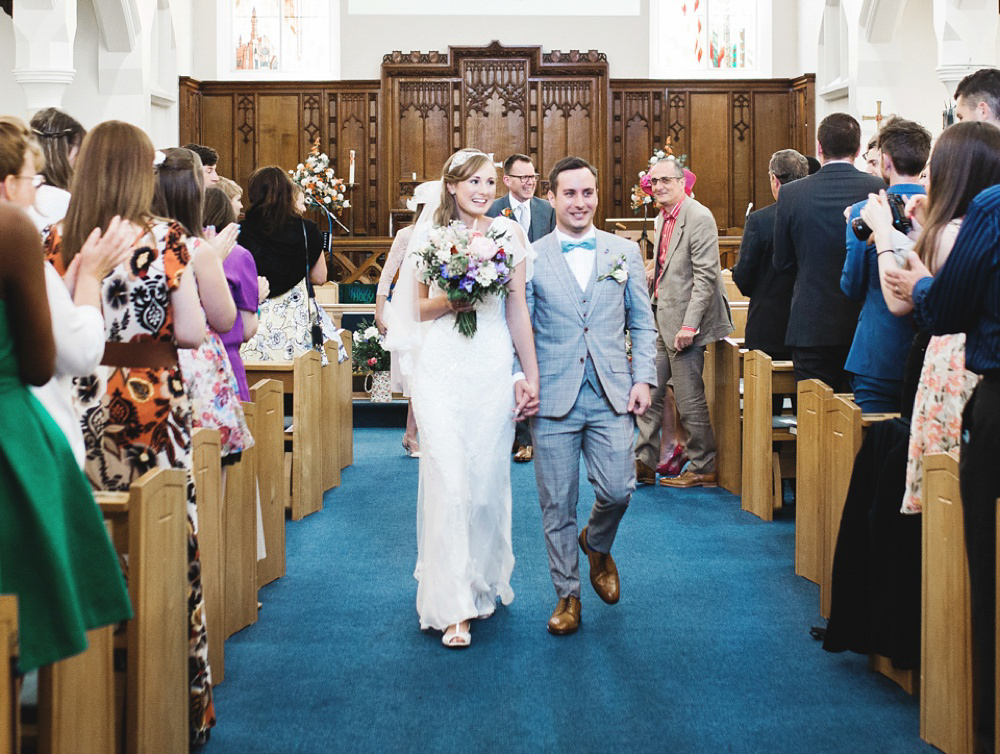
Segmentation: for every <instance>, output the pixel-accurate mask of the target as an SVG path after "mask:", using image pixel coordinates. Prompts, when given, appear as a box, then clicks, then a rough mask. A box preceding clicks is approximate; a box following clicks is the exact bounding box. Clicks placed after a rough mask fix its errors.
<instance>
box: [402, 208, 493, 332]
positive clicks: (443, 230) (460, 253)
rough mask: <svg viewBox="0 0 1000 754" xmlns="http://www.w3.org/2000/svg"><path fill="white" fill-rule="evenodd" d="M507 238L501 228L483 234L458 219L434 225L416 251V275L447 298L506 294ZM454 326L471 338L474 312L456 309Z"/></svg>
mask: <svg viewBox="0 0 1000 754" xmlns="http://www.w3.org/2000/svg"><path fill="white" fill-rule="evenodd" d="M507 239H508V236H507V233H506V231H504V230H499V229H494V228H493V227H491V228H490V229H489V230H488V231H487V232H486V234H485V235H484V234H482V233H479V232H478V231H473V230H469V229H468V228H467V227H465V225H464V224H462V223H460V222H457V221H456V222H453V223H451V225H448V226H447V227H438V228H433V229H431V231H430V233H429V234H428V237H427V240H426V241H425V242H424V244H423V245H422V246H421V247H420V248H419V249H417V251H416V267H417V278H418V279H419V280H420V281H421V282H422V283H426V284H427V285H436V286H437V287H438V288H440V289H441V290H442V291H444V293H445V295H446V296H448V300H449V301H460V302H464V303H472V304H477V303H479V302H480V301H482V300H483V299H485V298H486V297H487V296H490V295H492V294H496V295H498V296H505V295H506V294H507V283H508V282H509V281H510V275H511V268H510V261H509V260H510V256H509V254H508V253H507V252H506V251H505V250H504V244H505V243H506V242H507ZM455 327H456V328H457V329H458V331H459V332H460V333H462V335H464V336H466V337H467V338H471V337H472V336H473V335H475V334H476V312H475V311H471V312H458V313H457V314H456V315H455Z"/></svg>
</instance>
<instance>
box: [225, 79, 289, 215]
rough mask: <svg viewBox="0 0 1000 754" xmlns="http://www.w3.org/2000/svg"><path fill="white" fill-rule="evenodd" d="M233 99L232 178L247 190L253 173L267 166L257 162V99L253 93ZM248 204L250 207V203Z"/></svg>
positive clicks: (242, 94) (238, 95)
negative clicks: (259, 167)
mask: <svg viewBox="0 0 1000 754" xmlns="http://www.w3.org/2000/svg"><path fill="white" fill-rule="evenodd" d="M232 97H233V100H234V101H233V108H234V109H233V112H234V116H233V117H234V121H233V124H234V127H235V133H234V134H233V175H232V178H233V180H234V181H236V182H237V183H239V184H240V185H241V186H243V187H244V188H246V186H247V184H248V183H249V182H250V176H251V175H253V171H254V170H256V169H257V167H258V165H260V166H263V165H264V164H266V163H258V162H257V139H258V138H260V134H259V133H258V132H257V97H256V95H255V94H253V93H252V92H251V93H247V92H235V93H234V94H233V95H232ZM298 162H299V161H298V160H296V161H295V162H293V163H291V164H290V165H288V168H289V169H291V168H292V167H294V166H295V165H297V164H298ZM246 204H248V205H249V202H246Z"/></svg>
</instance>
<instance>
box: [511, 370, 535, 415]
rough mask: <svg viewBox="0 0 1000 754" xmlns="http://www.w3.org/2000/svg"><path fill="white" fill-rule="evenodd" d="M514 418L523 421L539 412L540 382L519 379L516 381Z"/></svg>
mask: <svg viewBox="0 0 1000 754" xmlns="http://www.w3.org/2000/svg"><path fill="white" fill-rule="evenodd" d="M514 400H515V404H516V405H515V407H514V419H515V421H522V420H524V419H526V418H527V417H529V416H534V415H535V414H537V413H538V384H537V383H536V384H532V383H530V382H528V381H527V380H518V381H517V382H515V383H514Z"/></svg>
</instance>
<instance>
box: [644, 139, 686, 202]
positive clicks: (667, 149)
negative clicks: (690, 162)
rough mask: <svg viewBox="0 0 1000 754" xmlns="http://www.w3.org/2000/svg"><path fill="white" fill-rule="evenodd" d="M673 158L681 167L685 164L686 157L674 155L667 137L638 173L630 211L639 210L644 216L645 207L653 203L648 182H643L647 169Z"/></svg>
mask: <svg viewBox="0 0 1000 754" xmlns="http://www.w3.org/2000/svg"><path fill="white" fill-rule="evenodd" d="M668 157H669V158H673V159H674V160H676V161H677V164H679V165H680V166H681V167H684V166H685V165H686V164H687V155H685V154H682V155H681V156H680V157H677V156H676V155H674V149H673V146H672V145H671V141H670V137H669V136H668V137H667V143H666V144H665V145H664V146H663V149H654V150H653V154H652V156H651V157H650V158H649V162H648V163H647V165H646V169H645V170H640V171H639V182H638V183H637V184H635V185H634V186H633V187H632V211H633V212H636V213H638V211H639V210H640V209H641V210H642V211H643V216H645V214H646V205H648V204H651V203H652V202H653V195H652V193H651V191H650V189H649V182H648V181H643V179H644V178H645V177H646V174H647V173H648V172H649V169H650V168H651V167H653V165H655V164H656V163H658V162H659V161H660V160H666V159H667V158H668Z"/></svg>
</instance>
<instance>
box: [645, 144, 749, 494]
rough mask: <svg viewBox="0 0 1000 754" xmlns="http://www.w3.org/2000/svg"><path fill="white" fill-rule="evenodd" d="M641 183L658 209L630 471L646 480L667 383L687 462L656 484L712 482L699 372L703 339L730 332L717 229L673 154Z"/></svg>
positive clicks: (656, 453) (710, 436)
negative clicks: (649, 342) (687, 187)
mask: <svg viewBox="0 0 1000 754" xmlns="http://www.w3.org/2000/svg"><path fill="white" fill-rule="evenodd" d="M649 182H650V186H651V187H652V190H653V199H654V200H655V201H656V204H657V206H658V207H659V209H660V212H659V214H658V215H657V216H656V222H655V226H654V235H653V238H654V239H655V241H656V249H657V253H656V262H655V266H654V270H653V282H652V290H653V293H652V303H653V311H654V314H655V317H656V329H657V331H658V335H657V338H656V371H657V382H656V389H655V390H654V391H653V394H652V403H651V405H650V408H649V410H648V411H646V412H645V413H644V414H643V415H642V416H640V417H638V423H639V443H638V445H637V446H636V477H637V480H638V481H639V483H640V484H643V483H644V484H651V483H652V482H653V481H654V478H655V477H654V475H655V469H656V462H657V459H658V458H659V457H660V448H659V445H660V439H659V435H660V432H659V430H660V416H661V413H662V409H663V398H664V394H665V392H666V389H667V383H668V382H669V383H670V384H672V385H673V388H674V397H675V400H676V403H677V411H678V413H679V414H680V420H681V424H682V425H683V426H684V429H685V430H687V433H688V438H689V439H688V442H687V448H686V453H687V456H688V458H689V459H690V460H691V463H690V465H689V467H688V469H687V470H686V471H684V472H683V473H682V474H680V476H676V477H663V478H661V479H660V484H661V485H664V486H667V487H715V486H716V483H717V482H716V476H715V450H716V445H715V433H714V432H713V431H712V424H711V422H710V421H709V418H708V403H707V401H706V400H705V383H704V381H703V380H702V374H701V373H702V368H703V367H704V364H705V345H706V344H708V343H712V342H714V341H716V340H720V339H721V338H724V337H726V336H727V335H729V333H731V332H732V331H733V320H732V315H731V314H730V313H729V304H728V303H727V302H726V294H725V288H724V287H723V284H722V272H721V269H720V268H719V228H718V226H717V225H716V223H715V218H714V217H713V216H712V212H711V210H709V209H708V208H707V207H705V206H704V205H703V204H700V203H699V202H697V201H696V200H695V199H693V198H691V197H689V196H687V195H686V194H685V193H684V169H683V168H682V167H681V166H680V164H679V163H677V162H676V161H675V160H673V159H666V160H660V161H659V162H657V163H656V164H655V165H653V167H652V168H650V170H649Z"/></svg>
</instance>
